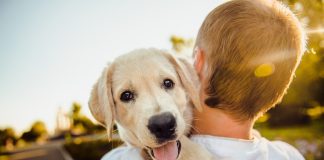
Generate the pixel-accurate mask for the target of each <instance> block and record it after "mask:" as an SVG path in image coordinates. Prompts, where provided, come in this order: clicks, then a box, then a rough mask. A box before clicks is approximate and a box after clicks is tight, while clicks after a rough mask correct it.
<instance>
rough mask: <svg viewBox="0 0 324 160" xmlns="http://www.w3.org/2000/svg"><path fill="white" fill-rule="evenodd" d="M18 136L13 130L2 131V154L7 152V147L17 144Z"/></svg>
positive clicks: (0, 140)
mask: <svg viewBox="0 0 324 160" xmlns="http://www.w3.org/2000/svg"><path fill="white" fill-rule="evenodd" d="M17 140H18V139H17V136H16V133H15V131H14V129H13V128H5V129H0V153H1V152H2V151H3V150H5V149H4V148H5V147H6V146H7V145H14V144H16V143H17Z"/></svg>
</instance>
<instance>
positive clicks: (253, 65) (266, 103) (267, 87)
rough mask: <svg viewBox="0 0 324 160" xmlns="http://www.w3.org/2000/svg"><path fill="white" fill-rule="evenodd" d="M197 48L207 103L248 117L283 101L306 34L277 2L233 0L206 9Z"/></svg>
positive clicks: (288, 11) (242, 116) (240, 118)
mask: <svg viewBox="0 0 324 160" xmlns="http://www.w3.org/2000/svg"><path fill="white" fill-rule="evenodd" d="M196 46H198V47H199V48H201V49H202V50H203V52H204V53H205V60H206V66H205V67H206V69H207V70H206V71H207V81H206V82H207V87H206V88H204V89H205V92H206V93H207V95H208V98H207V99H206V100H205V103H206V105H208V106H210V107H214V108H219V109H222V110H224V111H226V112H228V113H230V114H231V115H233V116H234V117H235V118H237V119H239V120H247V119H254V118H257V117H258V116H259V115H260V114H262V113H264V112H266V111H267V110H268V109H270V108H271V107H273V106H274V105H275V104H277V103H278V102H279V101H281V99H282V97H283V95H284V93H285V92H286V90H287V88H288V86H289V84H290V82H291V80H292V78H293V75H294V72H295V70H296V67H297V66H298V64H299V62H300V59H301V57H302V55H303V52H304V50H305V34H304V31H303V29H302V26H301V24H300V23H299V21H298V20H297V18H296V17H295V15H294V14H293V13H292V12H291V11H290V10H289V9H288V8H287V7H285V6H284V5H283V4H281V3H280V2H277V1H275V0H233V1H229V2H227V3H224V4H222V5H220V6H218V7H217V8H215V9H214V10H213V11H211V12H210V13H209V15H208V16H207V17H206V19H205V21H204V22H203V24H202V26H201V28H200V30H199V33H198V36H197V40H196Z"/></svg>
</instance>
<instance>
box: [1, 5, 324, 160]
mask: <svg viewBox="0 0 324 160" xmlns="http://www.w3.org/2000/svg"><path fill="white" fill-rule="evenodd" d="M225 1H226V0H204V1H194V0H177V1H172V0H164V1H158V2H157V1H150V0H139V1H127V0H124V1H86V0H81V1H47V0H42V1H40V0H29V1H17V0H13V1H12V0H1V1H0V82H1V83H0V160H7V159H16V160H18V159H48V160H51V159H55V160H59V159H62V160H64V159H65V160H66V159H75V160H82V159H100V157H101V156H102V155H103V154H105V153H106V152H108V151H109V150H110V149H112V148H114V147H117V146H118V145H120V144H122V142H120V141H119V140H118V136H117V134H116V135H115V136H114V137H115V138H114V140H113V141H110V142H109V141H108V140H107V137H106V133H105V129H104V128H103V127H101V126H100V125H98V124H97V123H96V122H95V121H94V119H93V117H92V116H91V114H90V112H89V109H88V105H87V101H88V98H89V95H90V90H91V87H92V85H93V84H94V82H95V81H96V79H97V78H98V77H99V75H100V73H101V71H102V69H103V68H104V66H105V65H106V64H107V62H109V61H112V60H113V59H114V58H115V57H117V56H118V55H121V54H123V53H126V52H129V51H131V50H133V49H135V48H145V47H156V48H162V49H167V50H170V51H171V52H173V53H174V54H186V55H191V53H192V47H193V44H194V40H195V36H196V34H197V31H198V29H199V27H200V25H201V23H202V21H203V20H204V18H205V16H206V15H207V14H208V13H209V12H210V11H211V10H212V9H213V8H215V7H216V6H217V5H219V4H221V3H223V2H225ZM282 1H283V3H285V4H287V5H288V6H289V7H290V8H291V9H292V10H293V11H294V12H295V13H296V15H297V16H298V18H299V19H300V21H301V22H302V23H304V24H305V26H306V27H307V34H308V37H309V40H308V50H307V51H306V53H305V55H304V57H303V59H302V62H301V64H300V66H299V68H298V70H297V73H296V76H295V78H294V81H293V83H292V85H291V87H290V88H289V90H288V92H287V94H286V96H285V97H284V99H283V101H282V102H281V103H280V104H279V105H278V106H276V107H275V108H273V109H271V110H270V111H269V112H268V113H267V114H265V115H264V116H263V117H261V118H260V119H259V120H258V122H257V124H256V126H255V128H256V129H257V130H259V131H260V132H261V134H262V135H263V136H264V137H266V138H268V139H270V140H283V141H286V142H288V143H290V144H291V145H294V146H295V147H296V148H297V149H298V150H299V151H300V152H301V153H302V154H303V155H304V156H305V157H306V159H310V160H321V159H324V58H323V56H324V0H282Z"/></svg>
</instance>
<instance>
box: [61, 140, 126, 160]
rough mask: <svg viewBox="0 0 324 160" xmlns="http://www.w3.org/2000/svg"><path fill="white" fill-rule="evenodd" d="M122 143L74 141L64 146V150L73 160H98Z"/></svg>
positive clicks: (117, 141) (118, 141)
mask: <svg viewBox="0 0 324 160" xmlns="http://www.w3.org/2000/svg"><path fill="white" fill-rule="evenodd" d="M122 143H123V142H122V141H120V140H112V141H110V142H109V141H108V140H96V141H82V140H80V139H79V140H75V141H72V142H68V143H66V144H65V145H64V147H65V149H66V150H67V151H68V152H69V153H70V155H71V156H72V158H73V159H75V160H89V159H100V158H101V157H102V156H103V155H104V154H106V153H107V152H109V151H110V150H112V149H113V148H116V147H118V146H120V145H121V144H122Z"/></svg>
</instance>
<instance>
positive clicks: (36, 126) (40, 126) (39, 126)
mask: <svg viewBox="0 0 324 160" xmlns="http://www.w3.org/2000/svg"><path fill="white" fill-rule="evenodd" d="M47 136H48V132H47V129H46V126H45V124H44V122H42V121H36V122H35V123H33V125H32V126H31V128H30V130H29V131H27V132H24V133H23V134H22V136H21V139H23V140H25V141H26V142H35V141H45V140H46V139H47Z"/></svg>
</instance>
